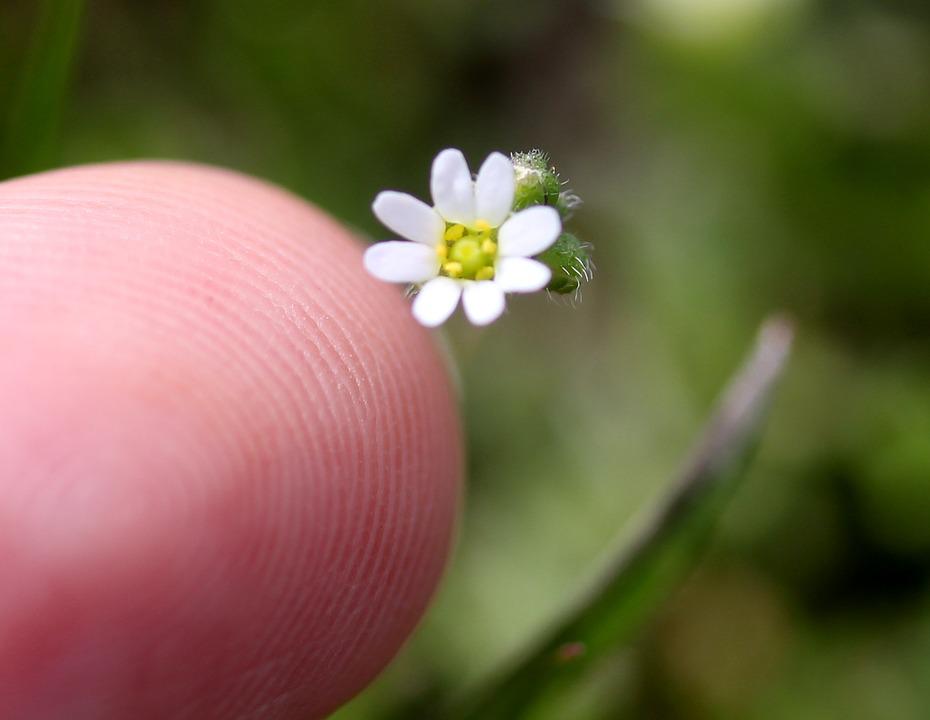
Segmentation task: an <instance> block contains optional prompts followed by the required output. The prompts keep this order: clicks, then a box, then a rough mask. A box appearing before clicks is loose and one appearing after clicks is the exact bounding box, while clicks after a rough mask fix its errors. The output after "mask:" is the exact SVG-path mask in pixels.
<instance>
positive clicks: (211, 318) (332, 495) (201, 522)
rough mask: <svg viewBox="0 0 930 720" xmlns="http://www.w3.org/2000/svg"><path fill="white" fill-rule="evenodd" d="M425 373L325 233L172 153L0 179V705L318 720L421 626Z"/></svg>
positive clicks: (395, 320) (442, 425)
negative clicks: (165, 159)
mask: <svg viewBox="0 0 930 720" xmlns="http://www.w3.org/2000/svg"><path fill="white" fill-rule="evenodd" d="M459 437H460V430H459V425H458V420H457V417H456V412H455V401H454V397H453V394H452V392H451V390H450V386H449V382H448V379H447V377H446V373H445V372H444V369H443V365H442V363H441V361H440V359H439V358H438V357H437V354H436V352H435V350H434V348H433V346H432V344H431V341H430V339H429V337H428V335H427V334H426V332H424V331H423V330H422V329H421V328H419V327H418V326H417V325H416V324H415V323H414V322H413V321H412V320H411V319H410V311H409V307H408V303H407V302H405V301H404V300H403V299H402V298H401V297H400V294H399V293H398V291H397V289H396V288H395V287H392V286H390V285H387V284H383V283H379V282H377V281H375V280H373V279H371V278H369V277H367V276H366V275H365V274H364V272H363V270H362V261H361V247H360V245H359V243H357V242H356V241H354V240H353V239H352V238H351V237H350V235H349V234H348V233H347V232H346V231H345V230H344V229H343V228H342V227H340V226H339V225H337V224H336V223H335V222H334V221H332V220H330V219H329V218H327V217H326V216H324V215H323V214H321V213H320V212H319V211H318V210H315V209H314V208H312V207H310V206H308V205H306V204H305V203H303V202H301V201H300V200H298V199H296V198H294V197H292V196H290V195H288V194H286V193H285V192H283V191H281V190H278V189H276V188H274V187H271V186H269V185H265V184H263V183H260V182H256V181H254V180H250V179H247V178H244V177H242V176H240V175H236V174H233V173H229V172H224V171H219V170H214V169H208V168H202V167H195V166H190V165H180V164H169V163H132V164H115V165H104V166H95V167H84V168H76V169H70V170H64V171H59V172H53V173H47V174H43V175H38V176H33V177H28V178H24V179H20V180H15V181H12V182H8V183H3V184H0V718H4V720H60V719H62V718H68V720H83V719H85V718H93V719H94V720H108V719H110V718H112V719H114V720H116V719H119V720H125V719H126V718H133V719H134V720H147V719H148V718H151V719H152V720H164V719H165V718H172V719H173V720H182V719H184V718H197V720H209V719H211V718H217V719H222V720H228V719H230V718H301V719H305V718H317V717H322V716H325V715H326V713H327V712H329V711H331V710H333V709H334V708H335V707H337V706H338V705H339V704H340V703H342V702H344V701H345V700H346V699H348V698H349V697H351V696H352V695H353V694H354V693H356V692H358V691H359V690H360V689H361V688H362V687H363V686H364V685H365V684H366V683H367V682H369V681H370V680H371V679H372V677H373V676H374V675H375V674H376V673H378V671H379V670H381V668H383V667H384V665H385V664H386V663H387V662H388V661H389V660H390V659H391V657H392V656H393V655H394V654H395V652H396V651H397V649H398V647H399V646H400V645H401V644H402V643H403V641H404V640H405V638H406V637H407V636H408V634H409V633H410V631H411V630H412V628H413V627H414V625H415V624H416V622H417V620H418V619H419V617H420V615H421V614H422V612H423V610H424V608H425V606H426V604H427V602H428V600H429V598H430V595H431V594H432V591H433V589H434V587H435V585H436V582H437V579H438V578H439V576H440V574H441V571H442V568H443V565H444V562H445V559H446V557H447V554H448V551H449V545H450V538H451V535H452V528H453V525H454V520H455V512H456V508H457V504H458V495H459V483H460V476H461V462H462V460H461V450H460V440H459Z"/></svg>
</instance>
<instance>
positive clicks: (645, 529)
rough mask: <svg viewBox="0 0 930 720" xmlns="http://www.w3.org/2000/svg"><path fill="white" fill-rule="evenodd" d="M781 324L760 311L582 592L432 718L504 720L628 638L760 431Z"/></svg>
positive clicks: (782, 358) (787, 341)
mask: <svg viewBox="0 0 930 720" xmlns="http://www.w3.org/2000/svg"><path fill="white" fill-rule="evenodd" d="M791 338H792V332H791V328H790V325H789V324H788V323H787V322H785V321H783V320H770V321H769V322H767V323H766V324H765V325H763V327H762V329H761V331H760V333H759V337H758V340H757V342H756V346H755V348H754V350H753V351H752V353H751V355H750V357H749V358H748V360H747V361H746V363H745V365H744V366H743V368H742V369H741V370H740V371H739V372H738V373H737V374H736V375H735V376H734V378H733V379H732V380H731V382H730V384H729V386H728V387H727V389H726V390H725V391H724V393H723V395H722V396H721V398H720V400H719V402H718V406H717V408H716V411H715V412H714V413H713V415H712V416H711V418H710V420H709V422H708V423H707V425H706V426H705V429H704V431H703V433H702V435H701V437H700V439H699V441H698V443H697V444H696V446H695V448H694V450H693V452H692V454H691V456H690V457H689V459H688V461H687V462H686V463H685V465H684V467H683V468H682V470H681V474H680V476H679V478H678V480H677V482H676V483H675V484H674V486H673V488H672V490H671V491H670V492H669V494H668V495H667V496H666V497H665V499H664V500H663V502H661V503H660V505H659V507H658V508H657V509H656V510H655V512H654V513H653V514H652V516H651V517H650V518H649V519H648V522H646V523H645V524H644V525H643V526H642V527H641V528H640V530H639V532H638V534H637V535H636V537H635V538H634V540H633V542H632V543H630V542H626V543H625V544H624V546H623V548H622V549H621V550H620V551H619V552H618V553H617V554H616V556H615V558H614V559H613V560H612V561H611V562H610V563H609V565H608V567H607V568H606V569H605V570H604V572H603V575H602V576H601V577H600V579H599V580H598V582H596V583H595V584H594V585H593V587H592V588H591V589H590V591H589V592H588V593H587V594H586V595H585V596H584V597H583V598H581V600H580V602H578V604H577V605H575V606H574V607H573V608H572V609H570V610H569V612H567V613H566V614H565V616H564V617H563V619H562V620H561V621H560V622H558V623H557V624H556V625H555V626H554V627H553V628H552V629H551V630H550V631H549V632H548V633H547V634H546V635H545V636H544V638H543V639H542V641H540V642H539V643H538V644H537V645H536V646H535V647H533V648H532V649H531V650H530V651H529V652H528V653H527V654H526V655H525V656H524V657H523V658H522V659H521V660H519V661H518V662H517V664H516V665H514V666H513V667H511V668H510V669H508V670H506V671H505V672H503V673H501V674H499V675H496V676H495V677H494V678H493V679H492V680H491V681H490V682H488V683H487V685H485V686H483V687H482V688H480V689H478V690H477V691H476V692H473V693H470V694H469V695H467V696H466V697H465V698H464V701H463V702H461V703H459V704H456V705H453V706H452V707H451V708H450V709H449V710H448V711H447V712H445V713H442V715H441V717H444V718H454V719H455V720H473V719H477V718H480V719H481V720H504V719H505V718H506V719H507V720H514V719H515V718H519V717H523V716H524V713H525V712H526V711H527V709H528V708H531V707H533V706H534V705H535V703H537V702H539V701H540V699H541V698H543V697H545V696H547V695H548V693H552V692H556V691H557V689H558V688H561V687H562V686H563V684H564V683H566V682H568V681H570V680H571V679H572V678H573V677H577V676H578V675H579V674H580V673H582V672H584V670H585V668H587V667H589V666H590V665H591V664H592V663H594V662H595V661H596V660H597V659H598V658H599V657H601V656H602V655H603V654H604V653H605V652H607V651H609V650H612V649H614V648H616V647H617V646H618V645H620V644H621V643H623V642H626V641H628V640H629V639H630V636H631V635H632V633H633V632H634V631H635V630H636V628H637V627H639V626H640V625H641V623H642V621H643V620H644V619H646V618H647V617H648V615H649V614H650V613H651V612H652V611H654V610H655V608H656V607H657V605H658V603H660V602H661V600H662V599H663V598H664V597H665V596H666V595H667V593H668V592H669V591H670V590H671V589H672V588H673V587H674V586H675V585H676V584H677V583H679V582H680V581H681V580H682V579H683V578H684V577H685V576H686V574H687V572H688V571H689V570H690V569H691V568H692V567H693V566H694V564H695V561H696V560H697V558H698V556H699V554H700V550H701V548H702V546H703V544H704V540H706V538H707V537H708V535H709V531H710V529H711V527H712V525H713V522H714V520H715V518H716V517H717V516H718V515H719V514H720V510H721V508H722V506H723V504H724V502H725V500H726V499H727V498H728V497H729V496H730V495H731V494H732V491H733V488H734V487H735V485H736V482H735V481H736V480H737V479H738V478H739V477H740V476H741V475H742V471H743V470H744V469H745V466H746V464H747V461H748V459H749V457H750V456H751V451H752V449H753V448H754V446H755V445H756V441H757V439H758V437H759V435H760V431H761V427H762V421H763V418H764V415H765V409H766V408H767V407H768V404H769V400H770V398H771V395H772V392H773V390H774V388H775V385H776V382H777V380H778V377H779V376H780V375H781V372H782V370H783V368H784V365H785V363H786V361H787V358H788V354H789V351H790V347H791Z"/></svg>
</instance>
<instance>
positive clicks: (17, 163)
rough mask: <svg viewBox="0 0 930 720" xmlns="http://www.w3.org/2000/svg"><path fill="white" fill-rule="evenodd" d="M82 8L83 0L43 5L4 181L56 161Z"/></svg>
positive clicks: (11, 129)
mask: <svg viewBox="0 0 930 720" xmlns="http://www.w3.org/2000/svg"><path fill="white" fill-rule="evenodd" d="M83 9H84V2H83V0H43V2H42V3H41V6H40V8H39V15H38V18H39V19H38V23H37V25H36V29H35V32H34V34H33V37H32V41H31V43H30V47H29V52H28V53H27V55H26V57H25V59H24V61H23V65H22V68H21V72H20V75H19V77H18V79H17V86H16V88H15V90H14V95H13V98H12V100H11V103H10V109H9V114H8V116H7V118H6V126H5V128H4V134H3V139H2V143H0V173H2V175H3V177H12V176H15V175H23V174H26V173H30V172H35V171H37V170H44V169H47V168H48V167H49V166H50V165H51V164H52V163H54V161H55V153H56V150H57V147H58V134H59V128H60V125H61V114H62V111H63V109H64V104H65V94H66V92H67V88H68V78H69V76H70V70H71V65H72V63H73V59H74V53H75V48H76V46H77V38H78V32H79V28H80V22H81V15H82V12H83Z"/></svg>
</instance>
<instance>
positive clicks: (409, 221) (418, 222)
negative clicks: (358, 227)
mask: <svg viewBox="0 0 930 720" xmlns="http://www.w3.org/2000/svg"><path fill="white" fill-rule="evenodd" d="M371 209H372V210H373V211H374V213H375V215H376V216H377V217H378V219H379V220H380V221H381V222H383V223H384V224H385V225H386V226H387V227H389V228H390V229H391V230H393V231H394V232H396V233H397V234H398V235H400V236H401V237H403V238H407V239H408V240H413V241H414V242H418V243H423V244H425V245H431V246H433V245H436V243H438V242H440V241H441V240H442V234H443V233H444V232H445V230H446V224H445V223H444V222H443V221H442V218H441V217H440V216H439V213H437V212H436V211H435V210H433V208H431V207H430V206H429V205H427V204H426V203H425V202H423V201H422V200H417V199H416V198H415V197H413V195H408V194H407V193H400V192H394V191H392V190H388V191H387V192H382V193H378V197H376V198H375V201H374V203H373V204H372V206H371Z"/></svg>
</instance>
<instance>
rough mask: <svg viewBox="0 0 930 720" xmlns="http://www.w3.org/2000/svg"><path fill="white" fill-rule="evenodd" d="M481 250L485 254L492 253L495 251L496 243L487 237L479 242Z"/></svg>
mask: <svg viewBox="0 0 930 720" xmlns="http://www.w3.org/2000/svg"><path fill="white" fill-rule="evenodd" d="M481 252H483V253H484V254H485V255H494V253H496V252H497V243H496V242H494V241H493V240H491V238H488V239H487V240H485V241H484V242H483V243H481Z"/></svg>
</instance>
